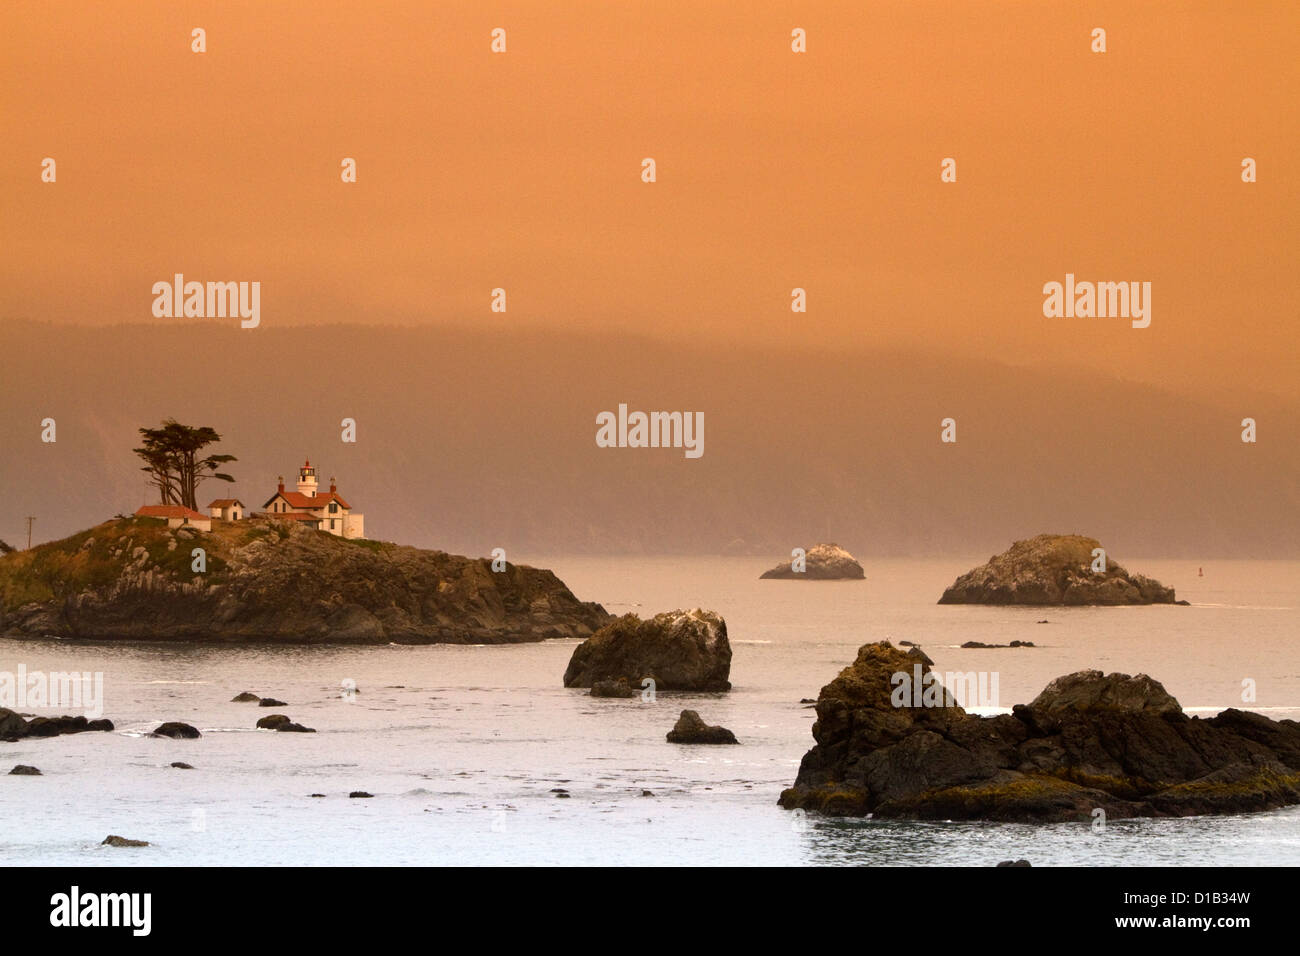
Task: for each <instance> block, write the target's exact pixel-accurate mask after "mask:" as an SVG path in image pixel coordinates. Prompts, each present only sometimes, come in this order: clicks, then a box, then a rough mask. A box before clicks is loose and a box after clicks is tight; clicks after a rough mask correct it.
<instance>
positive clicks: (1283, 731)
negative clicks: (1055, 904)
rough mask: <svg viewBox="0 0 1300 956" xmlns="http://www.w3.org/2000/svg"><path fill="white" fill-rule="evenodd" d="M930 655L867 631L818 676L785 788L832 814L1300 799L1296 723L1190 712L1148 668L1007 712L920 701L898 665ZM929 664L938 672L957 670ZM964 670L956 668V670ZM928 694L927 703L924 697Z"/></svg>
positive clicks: (1135, 809)
mask: <svg viewBox="0 0 1300 956" xmlns="http://www.w3.org/2000/svg"><path fill="white" fill-rule="evenodd" d="M916 668H919V669H920V671H921V673H922V675H923V677H924V679H925V681H926V682H927V683H928V682H929V680H930V678H929V677H928V675H929V674H930V673H931V671H930V668H929V666H928V665H926V664H925V663H924V662H918V660H917V659H916V658H913V657H909V656H908V655H907V654H904V653H903V652H902V651H901V650H898V649H897V648H895V647H893V646H892V645H891V644H889V642H887V641H882V642H880V643H877V644H864V645H863V646H862V647H861V648H860V649H859V650H858V656H857V659H856V660H855V661H854V662H853V663H852V664H851V665H850V666H848V667H846V668H844V670H843V671H841V672H840V674H839V676H838V677H836V678H835V680H833V681H831V682H830V683H829V684H827V685H826V686H825V687H823V688H822V690H821V694H820V695H819V696H818V699H817V721H816V723H814V724H813V729H812V732H813V738H814V739H815V740H816V742H817V743H816V746H814V747H813V748H812V749H811V750H809V751H808V752H807V753H806V754H805V755H804V758H803V761H802V763H801V764H800V766H799V773H798V776H797V777H796V779H795V782H794V786H792V787H790V788H789V789H788V790H785V791H784V792H783V793H782V794H781V798H780V804H781V806H783V807H785V808H786V809H795V808H802V809H806V810H814V811H817V812H820V813H822V814H825V815H828V816H845V817H847V816H855V817H860V816H865V815H867V814H871V815H873V816H874V817H876V818H885V817H892V818H899V819H921V820H998V821H1016V822H1064V821H1071V820H1075V821H1087V820H1091V819H1093V818H1094V815H1095V811H1096V810H1098V809H1101V810H1104V811H1105V813H1106V816H1107V817H1108V818H1110V819H1119V818H1121V817H1156V816H1193V815H1200V814H1210V813H1243V812H1246V811H1253V810H1271V809H1276V808H1278V807H1283V806H1288V805H1291V804H1296V803H1300V724H1297V723H1296V722H1295V721H1291V720H1283V721H1273V720H1269V719H1268V718H1267V717H1263V716H1261V715H1260V714H1255V713H1250V712H1247V711H1241V710H1235V709H1231V708H1230V709H1228V710H1225V711H1223V712H1222V713H1220V714H1219V715H1218V716H1216V717H1211V718H1209V719H1208V720H1202V719H1200V718H1197V717H1188V716H1187V715H1186V714H1184V713H1183V709H1182V707H1181V706H1180V705H1179V703H1178V701H1177V700H1175V699H1174V698H1173V697H1172V696H1171V695H1170V694H1169V693H1168V692H1167V691H1166V690H1165V689H1164V687H1162V686H1161V685H1160V683H1159V682H1158V681H1156V680H1153V679H1152V678H1150V677H1148V676H1146V675H1145V674H1138V675H1136V676H1133V677H1130V676H1129V675H1128V674H1103V673H1102V672H1101V671H1097V670H1089V671H1079V672H1077V673H1074V674H1068V675H1066V676H1064V677H1058V678H1057V679H1056V680H1054V681H1052V682H1051V683H1050V684H1048V686H1047V687H1046V689H1044V690H1043V692H1042V693H1040V694H1039V695H1038V696H1037V697H1036V698H1035V699H1034V700H1033V702H1031V703H1029V704H1018V705H1016V706H1015V707H1014V708H1013V709H1012V712H1011V713H1010V714H1000V715H997V716H994V717H976V716H973V715H971V714H968V713H966V711H965V710H963V709H962V708H961V707H959V706H957V705H956V701H955V699H954V698H953V697H952V696H951V695H950V694H948V693H947V692H946V691H945V692H942V693H939V694H935V695H933V697H932V699H931V700H930V701H928V702H922V703H921V704H920V705H917V703H916V702H915V698H909V697H907V696H906V695H898V694H896V693H895V688H896V686H898V684H899V675H914V674H915V673H916V670H915V669H916ZM934 676H935V678H939V677H943V678H944V679H945V680H947V679H948V678H950V677H952V676H953V675H940V674H938V672H934ZM958 676H959V677H960V675H958ZM927 703H928V705H927Z"/></svg>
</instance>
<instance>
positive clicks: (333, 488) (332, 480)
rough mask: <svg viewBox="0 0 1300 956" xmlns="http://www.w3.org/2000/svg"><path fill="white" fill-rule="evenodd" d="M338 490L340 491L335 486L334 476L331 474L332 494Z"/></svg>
mask: <svg viewBox="0 0 1300 956" xmlns="http://www.w3.org/2000/svg"><path fill="white" fill-rule="evenodd" d="M336 491H338V489H337V488H336V487H334V476H333V475H330V494H334V492H336Z"/></svg>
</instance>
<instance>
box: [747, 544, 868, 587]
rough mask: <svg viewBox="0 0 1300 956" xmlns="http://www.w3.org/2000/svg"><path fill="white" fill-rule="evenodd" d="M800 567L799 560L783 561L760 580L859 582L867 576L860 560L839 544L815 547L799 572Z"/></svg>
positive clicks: (805, 558) (765, 572) (804, 560)
mask: <svg viewBox="0 0 1300 956" xmlns="http://www.w3.org/2000/svg"><path fill="white" fill-rule="evenodd" d="M798 567H799V564H798V560H797V559H792V560H790V561H783V562H781V563H780V564H778V565H777V566H776V567H774V568H772V569H771V570H770V571H764V572H763V573H762V574H760V575H759V579H760V580H761V579H762V578H777V579H782V580H804V581H858V580H861V579H862V578H865V577H866V576H867V575H866V572H865V571H863V570H862V565H860V564H859V563H858V559H857V558H855V557H854V556H853V555H851V554H849V553H848V552H847V551H845V550H844V549H843V548H841V547H840V546H839V545H837V544H815V545H813V546H812V547H811V548H809V549H808V550H807V552H805V554H804V558H803V570H797V568H798Z"/></svg>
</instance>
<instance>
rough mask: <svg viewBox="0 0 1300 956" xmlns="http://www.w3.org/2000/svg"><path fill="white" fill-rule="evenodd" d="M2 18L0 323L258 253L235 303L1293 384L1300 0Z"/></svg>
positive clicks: (113, 313)
mask: <svg viewBox="0 0 1300 956" xmlns="http://www.w3.org/2000/svg"><path fill="white" fill-rule="evenodd" d="M1135 7H1138V9H1135ZM543 8H550V9H543ZM0 17H3V28H2V29H0V59H2V60H3V62H4V64H5V67H4V74H3V76H4V78H3V81H2V83H3V85H2V86H0V97H2V99H0V139H2V140H3V142H4V144H5V145H4V148H3V149H2V150H0V180H2V181H3V184H4V185H3V190H2V193H0V244H2V245H3V248H4V249H5V253H6V254H5V256H4V257H3V259H2V260H0V263H2V264H0V269H2V270H3V273H2V275H3V281H2V282H0V318H31V319H50V320H53V321H57V322H68V323H107V322H113V323H117V322H136V321H146V322H152V321H160V320H155V319H153V318H152V316H151V314H150V307H151V304H152V294H151V292H150V288H151V286H152V284H153V283H154V282H155V281H158V280H160V279H166V278H169V277H170V276H171V275H172V274H173V273H175V272H183V273H184V274H185V275H186V276H187V277H189V278H193V279H199V280H209V279H212V280H230V279H235V280H258V281H261V282H262V312H263V325H264V326H267V325H277V326H282V325H289V324H304V323H328V322H343V321H363V322H396V323H438V322H447V321H455V322H474V323H480V324H483V325H485V326H489V327H491V328H492V329H493V330H494V334H497V333H500V332H502V331H504V330H508V329H509V327H510V326H511V325H512V324H526V325H528V326H530V327H538V326H541V327H545V326H547V325H548V324H554V325H564V326H572V327H576V328H582V327H590V328H605V329H608V330H610V331H616V332H624V331H628V332H639V333H648V334H651V335H656V336H663V337H674V338H675V339H676V340H677V341H681V342H682V343H683V344H684V345H687V346H689V344H690V343H691V342H692V341H693V340H695V339H696V338H697V337H710V338H716V339H721V340H723V341H727V340H741V339H743V340H745V341H746V342H749V343H752V344H756V345H763V344H767V345H771V346H773V347H781V346H784V345H786V344H789V343H791V342H796V341H798V342H806V343H819V344H832V345H834V344H843V345H862V346H871V347H877V346H881V347H893V346H898V345H902V346H908V347H911V346H917V347H921V348H927V349H928V348H945V349H950V350H953V351H957V352H959V353H961V354H963V355H966V356H968V357H986V356H987V357H994V358H997V359H1000V360H1003V361H1010V362H1026V363H1028V362H1035V363H1037V362H1040V361H1042V362H1050V363H1061V362H1066V363H1077V364H1082V365H1085V366H1090V367H1094V368H1098V369H1105V370H1107V371H1108V372H1113V373H1115V374H1119V375H1121V376H1125V377H1130V378H1135V379H1139V380H1144V381H1150V382H1156V383H1163V384H1171V385H1174V386H1177V387H1179V388H1194V389H1198V390H1209V391H1217V392H1223V393H1226V394H1228V395H1231V393H1232V392H1233V391H1234V390H1244V389H1247V388H1251V389H1263V390H1266V391H1271V392H1275V393H1277V394H1279V395H1282V396H1285V397H1287V398H1289V399H1294V398H1295V397H1296V396H1297V395H1300V384H1298V380H1300V375H1297V374H1296V373H1297V350H1296V345H1295V326H1296V322H1297V318H1300V292H1297V284H1296V254H1297V250H1298V249H1300V215H1297V210H1300V187H1297V178H1296V173H1295V164H1296V162H1297V157H1300V122H1298V120H1300V117H1298V116H1297V104H1298V103H1300V79H1298V75H1300V70H1298V69H1297V66H1296V53H1295V40H1296V37H1297V34H1298V32H1300V29H1298V28H1300V4H1297V3H1295V2H1294V0H1279V2H1273V3H1270V2H1251V3H1249V4H1237V3H1225V2H1223V0H1214V2H1182V0H1180V2H1169V3H1143V4H1140V5H1134V4H1131V3H1125V2H1115V3H1088V4H1076V3H1069V4H1059V3H1041V2H980V3H955V2H925V0H893V2H885V0H880V2H872V3H862V2H859V0H854V2H845V3H835V2H822V3H808V4H800V3H791V2H782V3H768V2H757V3H743V4H741V3H727V4H723V3H710V2H698V0H691V2H672V3H670V2H666V0H655V2H642V3H637V2H617V3H611V2H609V0H599V2H589V3H581V2H566V3H563V4H558V3H555V4H541V3H536V2H517V3H509V2H504V3H494V4H491V5H484V4H482V3H478V2H438V3H431V2H401V3H398V2H394V3H374V4H356V3H338V2H317V3H313V4H311V5H297V4H276V3H264V2H260V0H258V2H222V3H190V4H177V3H174V2H170V0H168V2H143V0H133V2H132V3H130V4H128V5H125V6H123V5H118V4H88V3H68V2H58V0H42V2H39V3H37V2H26V0H8V2H6V3H5V5H4V9H3V11H2V12H0ZM196 26H201V27H203V28H205V29H206V31H207V46H208V50H207V52H206V53H203V54H195V53H192V52H191V50H190V43H191V40H190V31H191V29H192V28H194V27H196ZM498 26H500V27H504V28H505V29H506V30H507V48H508V52H507V53H505V54H493V53H491V52H490V49H489V44H490V36H489V34H490V31H491V29H492V28H493V27H498ZM794 27H802V28H804V29H805V30H806V31H807V36H808V52H807V53H805V54H794V53H792V52H791V51H790V31H791V30H792V29H793V28H794ZM1094 27H1103V28H1105V29H1106V31H1107V46H1108V52H1106V53H1104V54H1096V53H1093V52H1091V51H1090V44H1091V38H1090V32H1091V30H1092V29H1093V28H1094ZM46 156H49V157H53V158H55V159H56V161H57V164H58V166H57V170H58V181H57V183H56V184H53V185H51V184H45V183H42V182H41V181H40V163H41V160H42V158H43V157H46ZM1247 156H1249V157H1253V158H1255V159H1256V160H1257V162H1258V180H1259V181H1258V182H1257V183H1254V184H1244V183H1243V182H1242V181H1241V177H1240V171H1241V169H1240V166H1241V161H1242V158H1243V157H1247ZM343 157H354V158H355V159H356V160H357V162H358V174H359V182H358V183H356V184H355V185H345V184H343V183H342V182H341V181H340V176H339V172H340V165H339V164H340V160H341V159H342V158H343ZM644 157H653V158H654V159H655V160H656V162H657V165H658V182H656V183H654V184H645V183H643V182H641V179H640V172H641V165H640V164H641V160H642V159H643V158H644ZM944 157H953V158H955V159H956V160H957V171H958V181H957V182H956V183H955V184H944V183H941V182H940V177H939V173H940V161H941V159H943V158H944ZM1067 272H1073V273H1075V274H1076V275H1077V276H1078V277H1079V278H1080V279H1093V280H1129V281H1133V280H1138V281H1150V282H1151V283H1152V285H1153V292H1152V324H1151V327H1150V328H1148V329H1144V330H1138V329H1133V328H1131V327H1129V324H1128V322H1126V321H1124V320H1122V319H1046V318H1044V317H1043V315H1042V302H1043V294H1042V291H1041V290H1042V286H1043V284H1044V283H1045V282H1048V281H1052V280H1057V281H1060V280H1063V279H1064V276H1065V273H1067ZM498 286H500V287H504V288H505V289H506V290H507V295H508V307H509V311H508V313H507V314H506V315H505V316H499V315H496V316H494V315H492V314H491V313H490V312H489V310H488V306H489V293H490V290H491V289H493V288H494V287H498ZM796 286H799V287H803V288H805V289H807V294H808V303H809V311H808V313H807V314H806V315H795V314H792V313H791V311H790V291H791V289H792V288H794V287H796ZM161 321H163V322H167V323H169V324H177V323H182V324H183V323H184V322H186V321H187V320H184V319H168V320H161ZM247 334H248V335H249V336H250V339H249V342H250V346H251V345H252V344H253V343H254V342H255V341H256V340H255V339H254V338H251V336H256V334H257V333H256V331H252V332H249V333H247ZM538 358H539V362H543V361H545V355H544V354H543V355H539V357H538Z"/></svg>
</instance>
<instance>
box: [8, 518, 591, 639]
mask: <svg viewBox="0 0 1300 956" xmlns="http://www.w3.org/2000/svg"><path fill="white" fill-rule="evenodd" d="M196 548H202V549H203V552H204V553H203V560H204V562H205V564H206V568H205V569H204V570H202V571H201V572H196V571H195V570H194V567H195V562H196V558H195V557H194V555H193V552H194V549H196ZM610 620H612V617H611V615H609V614H608V613H607V612H606V611H605V609H604V608H602V607H601V606H600V605H599V604H594V603H589V602H583V601H579V600H578V599H577V598H576V597H574V595H573V593H572V592H571V591H569V589H568V588H567V587H565V585H564V583H563V582H562V581H560V580H559V578H557V577H556V576H555V575H554V574H553V573H551V572H550V571H547V570H543V569H539V568H530V567H526V566H520V565H514V564H507V565H506V566H505V569H504V570H503V571H500V572H494V571H493V570H492V564H491V561H489V560H487V559H476V558H466V557H460V556H458V555H452V554H446V553H445V552H442V551H425V550H421V549H419V548H411V547H405V546H402V545H397V544H390V543H387V542H380V541H369V540H345V539H343V538H339V537H336V536H334V535H331V534H327V533H325V532H322V531H315V530H312V529H308V528H304V527H302V526H300V525H298V524H296V523H294V522H286V521H275V520H272V519H253V520H248V521H238V522H213V525H212V531H210V532H204V531H196V530H194V529H191V528H177V529H171V528H168V527H167V525H166V522H164V521H162V520H159V519H155V518H139V517H137V518H117V519H115V520H112V521H106V522H104V523H103V524H99V525H96V526H95V527H93V528H89V529H87V530H85V531H82V532H79V533H78V534H75V535H73V536H71V537H69V538H65V539H63V540H62V541H55V542H51V543H48V544H44V545H40V546H39V547H36V548H33V549H32V550H30V551H20V552H15V553H13V554H8V555H5V556H3V557H0V636H4V637H11V638H14V637H16V638H24V637H25V638H39V637H60V638H69V639H80V640H95V641H112V640H142V641H143V640H149V641H158V640H163V641H280V642H287V643H350V644H384V643H398V644H433V643H453V644H496V643H515V642H523V641H539V640H543V639H546V638H553V637H568V638H572V637H577V638H582V637H588V636H590V635H591V634H592V633H594V632H595V631H596V630H597V629H598V628H600V627H601V626H602V625H604V624H606V623H607V622H609V621H610Z"/></svg>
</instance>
